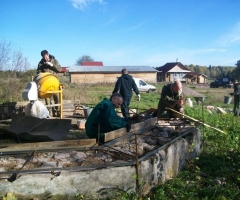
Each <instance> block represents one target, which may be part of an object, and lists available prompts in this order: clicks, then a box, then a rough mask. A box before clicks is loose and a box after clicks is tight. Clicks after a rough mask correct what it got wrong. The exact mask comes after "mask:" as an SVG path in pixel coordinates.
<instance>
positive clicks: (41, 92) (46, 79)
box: [34, 72, 60, 99]
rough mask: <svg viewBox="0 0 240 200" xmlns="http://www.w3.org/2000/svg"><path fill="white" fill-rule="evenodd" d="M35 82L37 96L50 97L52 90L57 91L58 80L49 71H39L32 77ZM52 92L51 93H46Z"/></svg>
mask: <svg viewBox="0 0 240 200" xmlns="http://www.w3.org/2000/svg"><path fill="white" fill-rule="evenodd" d="M34 80H35V82H36V83H37V88H38V97H39V98H41V99H46V98H50V97H51V96H53V94H54V91H59V89H60V88H59V86H60V83H59V80H58V79H57V77H56V76H55V75H54V74H51V73H49V72H44V73H39V74H38V76H36V77H35V78H34ZM47 92H52V93H47Z"/></svg>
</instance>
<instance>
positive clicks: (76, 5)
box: [69, 0, 106, 10]
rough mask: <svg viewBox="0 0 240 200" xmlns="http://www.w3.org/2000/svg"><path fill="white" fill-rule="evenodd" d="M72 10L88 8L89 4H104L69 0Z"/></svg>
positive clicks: (90, 0) (92, 0)
mask: <svg viewBox="0 0 240 200" xmlns="http://www.w3.org/2000/svg"><path fill="white" fill-rule="evenodd" d="M69 1H70V2H71V3H72V5H73V7H74V8H77V9H79V10H84V9H85V8H87V7H88V6H89V4H91V3H95V2H97V3H99V4H106V2H104V1H103V0H69Z"/></svg>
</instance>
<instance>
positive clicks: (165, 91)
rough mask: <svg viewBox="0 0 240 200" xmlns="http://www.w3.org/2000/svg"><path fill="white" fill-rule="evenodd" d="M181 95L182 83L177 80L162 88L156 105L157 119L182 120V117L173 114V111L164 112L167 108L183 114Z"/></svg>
mask: <svg viewBox="0 0 240 200" xmlns="http://www.w3.org/2000/svg"><path fill="white" fill-rule="evenodd" d="M182 99H183V94H182V83H181V82H180V81H179V80H176V81H174V82H173V83H170V84H168V85H164V86H163V88H162V93H161V98H160V100H159V103H158V112H157V117H158V118H171V117H178V118H182V115H180V114H178V113H174V112H173V111H170V110H166V107H169V108H171V109H173V110H176V111H177V112H181V113H183V100H182Z"/></svg>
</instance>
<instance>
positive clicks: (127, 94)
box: [112, 68, 141, 118]
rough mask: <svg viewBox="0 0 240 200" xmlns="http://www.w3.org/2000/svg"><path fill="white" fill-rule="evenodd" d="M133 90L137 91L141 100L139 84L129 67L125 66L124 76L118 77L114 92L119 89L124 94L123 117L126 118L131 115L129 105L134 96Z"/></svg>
mask: <svg viewBox="0 0 240 200" xmlns="http://www.w3.org/2000/svg"><path fill="white" fill-rule="evenodd" d="M132 90H133V91H134V92H135V93H136V95H138V100H139V101H140V98H141V97H140V93H139V91H138V88H137V85H136V83H135V81H134V79H133V78H132V76H130V75H129V74H128V71H127V69H125V68H124V69H122V76H121V77H119V78H118V80H117V82H116V84H115V88H114V90H113V92H112V93H113V94H114V93H117V92H118V91H119V93H120V94H121V95H122V97H123V104H122V107H121V110H122V114H123V117H125V118H129V116H130V115H129V108H128V106H129V104H130V101H131V98H132Z"/></svg>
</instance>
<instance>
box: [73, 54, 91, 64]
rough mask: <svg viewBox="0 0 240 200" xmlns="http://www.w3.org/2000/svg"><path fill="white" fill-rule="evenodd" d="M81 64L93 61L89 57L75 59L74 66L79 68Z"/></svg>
mask: <svg viewBox="0 0 240 200" xmlns="http://www.w3.org/2000/svg"><path fill="white" fill-rule="evenodd" d="M82 62H94V59H93V58H91V56H88V55H83V56H81V57H80V58H78V59H77V61H76V65H79V66H81V65H82Z"/></svg>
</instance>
